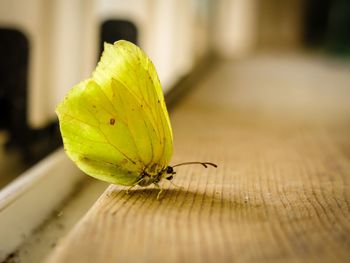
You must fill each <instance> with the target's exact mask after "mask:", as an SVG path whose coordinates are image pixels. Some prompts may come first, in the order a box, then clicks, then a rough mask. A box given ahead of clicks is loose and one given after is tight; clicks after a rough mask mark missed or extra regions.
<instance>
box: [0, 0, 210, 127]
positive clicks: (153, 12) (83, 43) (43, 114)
mask: <svg viewBox="0 0 350 263" xmlns="http://www.w3.org/2000/svg"><path fill="white" fill-rule="evenodd" d="M208 3H209V0H127V1H125V0H50V1H47V0H1V2H0V26H1V27H5V26H7V27H10V28H15V29H16V28H18V29H20V30H21V31H22V32H24V33H25V34H26V35H27V36H28V38H29V41H30V65H29V95H28V96H29V98H28V100H29V101H28V103H29V109H28V118H29V124H30V126H31V127H33V128H39V127H43V126H44V125H46V124H47V123H48V122H50V121H52V120H55V119H56V116H55V113H54V109H55V107H56V105H57V104H58V103H59V101H60V100H62V99H63V97H64V95H65V94H66V93H67V91H68V90H69V89H70V88H71V87H72V86H73V85H74V84H76V83H78V82H79V81H81V80H83V79H84V78H87V77H88V76H89V75H90V74H91V72H92V71H93V68H94V67H95V65H96V60H97V55H98V52H99V29H100V25H101V24H102V23H103V22H104V21H106V20H108V19H123V20H129V21H130V22H133V23H134V24H135V25H136V27H137V29H138V33H139V35H138V39H139V44H140V46H141V47H142V48H143V49H144V50H145V51H146V53H148V55H149V56H150V57H151V59H152V61H153V62H154V64H155V66H156V68H157V71H158V73H159V77H160V80H161V83H162V85H163V88H164V90H165V91H166V90H169V89H170V88H171V87H172V86H173V85H174V84H175V83H176V81H178V80H179V79H180V78H181V77H182V76H183V75H185V74H187V73H189V72H190V71H191V69H192V67H193V65H194V63H195V61H196V59H198V58H199V57H200V56H203V55H204V54H205V53H206V52H207V50H208V47H209V44H208V43H209V39H210V38H209V36H208V30H207V29H208V28H207V27H208V25H209V17H208V14H209V12H208V10H206V9H207V7H208V6H209V5H208ZM207 42H208V43H207Z"/></svg>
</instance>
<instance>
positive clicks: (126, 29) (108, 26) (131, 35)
mask: <svg viewBox="0 0 350 263" xmlns="http://www.w3.org/2000/svg"><path fill="white" fill-rule="evenodd" d="M137 35H138V32H137V28H136V26H135V25H134V24H133V23H132V22H130V21H127V20H106V21H105V22H103V23H102V25H101V31H100V54H101V53H102V51H103V44H104V42H107V43H111V44H113V43H114V42H115V41H117V40H121V39H124V40H128V41H130V42H132V43H134V44H137ZM100 54H99V56H100ZM98 59H99V57H98Z"/></svg>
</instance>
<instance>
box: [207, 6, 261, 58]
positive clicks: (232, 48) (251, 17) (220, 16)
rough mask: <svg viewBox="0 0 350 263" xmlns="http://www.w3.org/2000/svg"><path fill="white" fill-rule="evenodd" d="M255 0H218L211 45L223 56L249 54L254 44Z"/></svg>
mask: <svg viewBox="0 0 350 263" xmlns="http://www.w3.org/2000/svg"><path fill="white" fill-rule="evenodd" d="M257 4H258V1H257V0H218V2H217V6H216V10H215V11H216V13H215V21H214V27H215V29H214V31H213V32H214V35H213V45H214V49H215V51H216V53H218V54H219V55H220V56H222V57H224V58H237V57H242V56H245V55H247V54H249V53H250V52H251V51H252V50H253V49H254V48H255V45H256V42H257V38H256V33H257V11H258V10H257V7H258V6H257Z"/></svg>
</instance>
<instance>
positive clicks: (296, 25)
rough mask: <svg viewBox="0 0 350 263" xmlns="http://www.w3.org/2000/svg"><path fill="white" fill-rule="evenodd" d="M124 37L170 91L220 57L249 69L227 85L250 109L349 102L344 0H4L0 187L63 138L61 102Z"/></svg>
mask: <svg viewBox="0 0 350 263" xmlns="http://www.w3.org/2000/svg"><path fill="white" fill-rule="evenodd" d="M118 39H127V40H129V41H132V42H134V43H137V44H138V45H140V46H141V47H142V48H143V49H144V50H145V51H146V53H147V54H148V55H149V56H150V57H151V59H152V60H153V62H154V64H155V66H156V68H157V70H158V73H159V76H160V80H161V82H162V85H163V89H164V91H165V92H168V91H169V90H171V89H172V88H174V87H176V85H177V83H178V82H179V81H180V80H181V79H182V78H184V77H185V76H188V75H189V74H191V72H192V71H193V70H194V69H195V68H196V67H197V66H198V65H200V64H201V63H202V62H203V61H205V60H206V58H208V57H215V58H217V59H218V60H219V61H234V63H235V64H234V65H236V67H239V68H244V69H245V70H244V72H243V74H238V75H237V78H238V79H239V78H241V79H242V81H243V82H244V84H243V85H238V86H239V87H236V86H235V85H234V84H233V85H232V86H231V87H232V89H235V88H237V89H238V93H239V96H238V97H239V98H243V101H245V102H246V103H245V106H244V107H247V105H249V107H251V108H255V109H258V110H259V107H261V105H265V107H264V109H268V110H270V111H272V112H273V111H275V112H279V111H280V110H281V107H282V108H288V107H289V106H286V105H290V108H293V109H294V108H296V107H297V108H299V109H304V108H305V107H310V105H311V107H312V104H313V103H314V101H313V98H315V97H314V94H317V93H322V94H323V95H321V96H320V97H319V99H318V100H320V101H321V104H322V105H323V106H324V109H325V112H326V113H328V114H331V115H332V116H336V115H337V112H336V111H332V110H333V108H334V107H333V106H334V105H337V104H338V105H341V107H348V106H347V105H348V104H349V103H347V101H348V100H349V89H350V76H349V72H350V71H349V57H350V1H348V0H294V1H280V0H128V1H125V0H49V1H47V0H0V188H2V187H4V186H5V185H6V184H7V183H8V182H10V181H11V180H13V179H14V178H16V176H17V175H19V174H21V173H22V172H23V171H25V170H26V169H27V168H28V167H30V166H32V165H33V164H34V163H36V162H37V161H38V160H40V159H42V158H43V157H45V156H47V155H48V154H49V153H50V152H52V151H53V150H54V149H56V148H58V147H59V146H60V145H61V139H60V134H59V130H58V123H57V118H56V116H55V113H54V109H55V106H56V105H57V104H58V102H59V101H60V100H61V99H62V98H63V97H64V95H65V94H66V92H67V91H68V90H69V89H70V88H71V87H72V86H73V85H74V84H76V83H78V82H79V81H80V80H82V79H84V78H87V77H88V76H89V75H90V74H91V72H92V70H93V69H94V67H95V65H96V63H97V61H98V59H99V56H100V54H101V51H102V47H103V43H104V42H110V43H113V42H114V41H116V40H118ZM252 61H253V62H252ZM215 65H217V64H216V63H215V64H214V66H213V67H215ZM257 68H258V69H259V74H260V75H259V76H260V78H258V79H259V81H261V82H260V83H259V88H258V89H257V88H256V87H255V88H254V89H251V88H249V87H250V86H251V85H252V84H251V83H250V82H249V81H250V79H251V78H253V79H254V78H255V77H256V70H257ZM264 69H265V70H267V69H269V70H268V72H269V73H268V74H267V71H264ZM254 72H255V73H254ZM254 74H255V75H254ZM276 76H278V78H280V82H279V84H278V85H277V86H278V88H274V89H271V82H272V81H273V80H272V79H271V78H273V77H274V78H276ZM310 79H311V80H318V81H319V82H318V84H316V85H315V84H312V85H311V84H310V83H311V82H310ZM290 80H293V81H297V85H296V86H294V87H293V88H290V87H289V86H288V83H289V81H290ZM254 85H256V84H254ZM310 85H311V86H312V91H310ZM318 85H319V86H320V87H318ZM275 86H276V85H275ZM315 86H316V87H315ZM295 87H296V88H295ZM325 90H326V91H325ZM230 94H231V95H232V94H233V93H232V92H230V91H228V96H226V101H223V102H222V103H237V104H240V103H242V100H238V99H237V97H235V96H234V95H232V96H231V95H230ZM214 95H215V94H214ZM286 96H287V97H292V98H294V99H290V98H289V99H286ZM266 98H268V99H266ZM329 100H331V102H330V101H329ZM318 113H319V111H318Z"/></svg>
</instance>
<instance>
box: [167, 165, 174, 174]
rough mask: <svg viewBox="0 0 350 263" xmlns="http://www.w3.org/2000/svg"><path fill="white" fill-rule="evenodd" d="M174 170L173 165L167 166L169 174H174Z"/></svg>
mask: <svg viewBox="0 0 350 263" xmlns="http://www.w3.org/2000/svg"><path fill="white" fill-rule="evenodd" d="M173 172H174V169H173V167H171V166H168V167H167V168H166V173H167V174H172V173H173Z"/></svg>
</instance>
